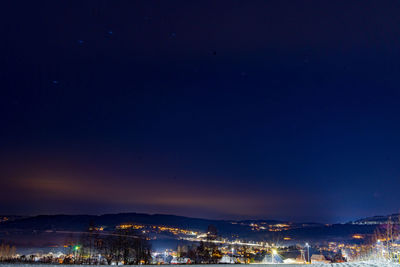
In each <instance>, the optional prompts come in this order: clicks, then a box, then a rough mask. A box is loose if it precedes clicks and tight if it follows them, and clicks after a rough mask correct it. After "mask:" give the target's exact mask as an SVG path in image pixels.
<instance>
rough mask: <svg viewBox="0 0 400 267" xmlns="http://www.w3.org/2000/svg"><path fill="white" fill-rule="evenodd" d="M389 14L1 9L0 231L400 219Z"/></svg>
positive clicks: (88, 5) (391, 8) (206, 8)
mask: <svg viewBox="0 0 400 267" xmlns="http://www.w3.org/2000/svg"><path fill="white" fill-rule="evenodd" d="M21 6H23V8H21ZM399 11H400V2H399V1H385V2H382V3H379V5H377V4H376V2H375V1H362V2H357V1H332V2H321V1H317V0H311V1H306V2H299V1H287V2H285V3H282V2H281V1H251V2H250V1H225V0H221V1H217V2H216V1H201V2H196V3H190V2H187V1H178V0H177V1H172V2H170V1H168V2H158V1H152V0H150V1H143V2H139V1H131V2H116V1H93V2H92V1H88V2H80V1H76V2H70V1H65V2H61V1H40V2H33V1H8V3H3V8H2V9H1V11H0V21H1V23H2V25H3V27H1V31H0V33H1V35H2V39H3V41H2V42H0V56H1V61H0V82H1V90H0V102H1V105H0V114H1V118H2V123H1V131H0V148H1V149H0V203H1V205H0V214H55V213H71V214H80V213H88V214H102V213H118V212H127V211H135V212H143V213H166V214H176V215H184V216H190V217H199V218H225V219H245V218H265V219H284V220H291V221H315V222H331V223H333V222H346V221H350V220H354V219H358V218H362V217H367V216H374V215H387V214H392V213H398V212H399V211H400V208H399V205H398V203H399V201H400V195H399V194H398V188H399V187H400V179H399V178H400V168H399V166H400V153H398V151H400V138H399V136H400V116H399V114H400V105H399V103H400V90H399V88H400V80H399V79H398V77H399V72H400V65H399V64H398V62H400V50H399V47H400V38H399V36H400V16H399V15H398V14H399Z"/></svg>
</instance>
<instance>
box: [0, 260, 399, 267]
mask: <svg viewBox="0 0 400 267" xmlns="http://www.w3.org/2000/svg"><path fill="white" fill-rule="evenodd" d="M17 266H18V267H62V266H63V265H47V264H0V267H17ZM64 266H68V267H82V265H64ZM102 266H103V267H106V265H102ZM129 266H132V267H145V265H129ZM149 266H153V265H149ZM189 266H190V267H305V266H313V267H319V266H321V267H328V266H332V267H342V266H343V267H364V266H367V267H391V266H396V267H399V266H400V264H397V263H389V262H377V261H365V262H347V263H331V264H329V263H328V264H307V265H305V264H240V265H238V264H208V265H189Z"/></svg>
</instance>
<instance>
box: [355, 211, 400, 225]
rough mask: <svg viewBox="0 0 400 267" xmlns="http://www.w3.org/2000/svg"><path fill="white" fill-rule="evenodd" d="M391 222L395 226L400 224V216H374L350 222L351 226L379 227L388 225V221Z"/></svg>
mask: <svg viewBox="0 0 400 267" xmlns="http://www.w3.org/2000/svg"><path fill="white" fill-rule="evenodd" d="M389 220H390V221H391V222H392V223H394V224H400V214H398V213H396V214H391V215H385V216H373V217H367V218H363V219H359V220H356V221H353V222H350V223H351V224H360V225H379V224H386V223H388V221H389Z"/></svg>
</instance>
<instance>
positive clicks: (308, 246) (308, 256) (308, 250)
mask: <svg viewBox="0 0 400 267" xmlns="http://www.w3.org/2000/svg"><path fill="white" fill-rule="evenodd" d="M306 248H307V258H308V261H307V262H308V263H310V245H309V244H308V243H306Z"/></svg>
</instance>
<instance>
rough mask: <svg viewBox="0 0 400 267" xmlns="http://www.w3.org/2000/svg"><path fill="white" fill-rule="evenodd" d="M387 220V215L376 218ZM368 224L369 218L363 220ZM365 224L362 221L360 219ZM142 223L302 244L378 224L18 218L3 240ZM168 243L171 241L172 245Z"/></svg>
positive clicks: (49, 242) (30, 241)
mask: <svg viewBox="0 0 400 267" xmlns="http://www.w3.org/2000/svg"><path fill="white" fill-rule="evenodd" d="M373 218H375V219H374V220H377V219H380V220H382V221H383V220H384V216H379V217H373ZM363 220H366V221H368V220H367V219H363ZM360 221H361V220H360ZM126 223H132V224H140V225H147V226H165V227H173V228H179V229H185V230H189V231H196V232H202V233H204V232H206V231H207V228H208V226H209V225H214V226H215V227H216V228H217V230H218V235H219V236H221V237H225V238H228V239H236V238H239V239H242V240H251V241H267V242H269V241H271V242H274V243H276V242H283V240H287V241H285V242H287V243H292V244H296V243H302V242H305V241H318V242H327V241H340V242H342V241H343V242H352V241H357V242H360V240H353V238H352V236H353V235H354V234H362V235H363V236H364V237H365V238H368V236H369V235H372V234H373V233H374V230H375V228H376V225H373V224H363V223H349V224H334V225H324V224H319V223H312V222H311V223H291V222H285V221H278V220H242V221H228V220H210V219H200V218H190V217H184V216H176V215H164V214H143V213H119V214H104V215H38V216H32V217H15V218H14V219H13V220H6V221H2V222H0V241H1V240H4V241H7V242H8V243H15V244H17V245H20V246H25V247H30V246H39V245H40V246H60V245H62V244H65V242H66V240H67V239H68V238H74V239H77V238H79V235H81V233H82V232H85V231H87V229H88V227H89V225H94V226H97V227H103V228H104V231H106V232H107V231H113V230H114V229H115V228H116V226H117V225H120V224H126ZM153 236H155V237H157V238H156V240H157V241H155V242H165V240H170V241H171V240H175V241H174V242H175V243H173V242H172V243H173V244H176V242H177V241H178V240H179V237H178V236H176V235H173V234H168V233H153ZM170 241H168V242H170Z"/></svg>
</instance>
